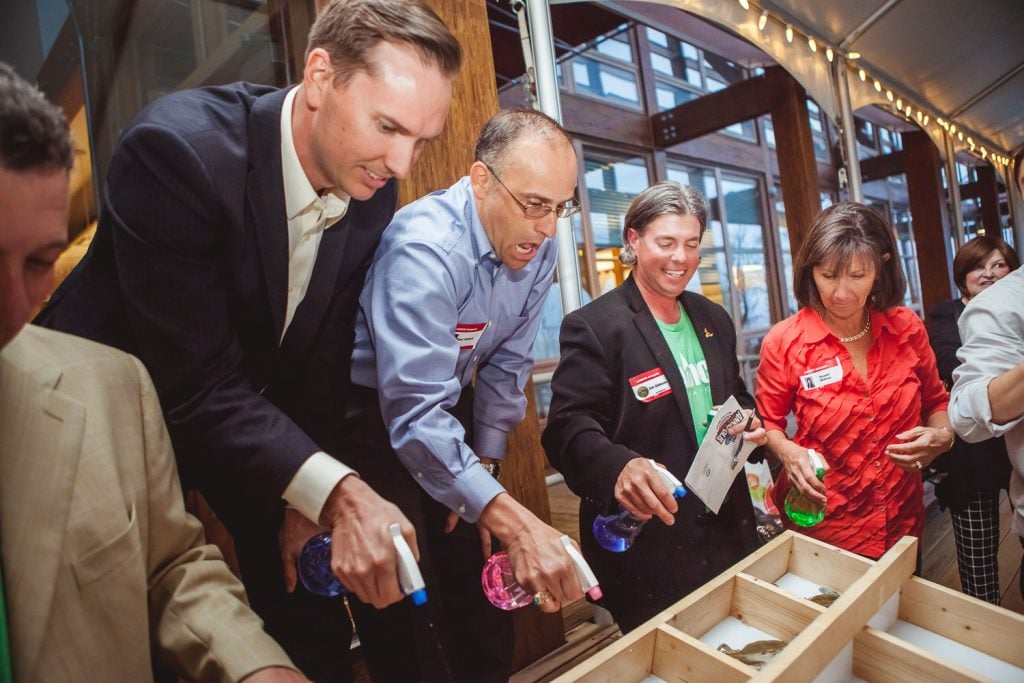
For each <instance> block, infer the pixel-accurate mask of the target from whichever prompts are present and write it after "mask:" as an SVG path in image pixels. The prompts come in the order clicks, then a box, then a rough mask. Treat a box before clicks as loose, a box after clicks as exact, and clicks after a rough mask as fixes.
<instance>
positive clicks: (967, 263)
mask: <svg viewBox="0 0 1024 683" xmlns="http://www.w3.org/2000/svg"><path fill="white" fill-rule="evenodd" d="M993 251H998V252H999V253H1000V254H1002V256H1003V258H1004V259H1005V260H1006V265H1007V266H1008V267H1009V268H1010V270H1011V271H1013V270H1017V268H1019V267H1020V258H1018V257H1017V252H1015V251H1014V250H1013V247H1011V246H1010V245H1009V244H1007V243H1006V242H1004V241H1003V239H1002V238H1000V237H996V236H995V235H982V236H981V237H975V238H974V239H972V240H970V241H969V242H967V243H966V244H964V246H962V247H960V249H959V250H958V251H957V252H956V257H955V258H954V259H953V282H955V283H956V286H957V289H959V290H960V293H961V294H963V295H964V296H967V274H968V273H970V272H971V271H972V270H974V269H975V268H977V267H978V266H980V265H981V264H982V262H984V261H985V259H987V258H988V255H989V254H991V253H992V252H993Z"/></svg>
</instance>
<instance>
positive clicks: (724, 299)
mask: <svg viewBox="0 0 1024 683" xmlns="http://www.w3.org/2000/svg"><path fill="white" fill-rule="evenodd" d="M668 179H669V180H674V181H676V182H677V183H680V184H682V185H691V186H693V187H695V188H697V189H698V190H700V191H701V192H703V193H704V196H705V197H706V198H707V200H708V224H707V230H705V232H704V238H703V239H702V240H701V244H700V266H698V268H697V277H696V278H695V280H696V283H695V282H694V281H692V280H691V281H690V288H691V289H696V290H697V291H699V292H701V293H702V294H703V295H704V296H706V297H707V298H709V299H711V300H712V301H714V302H715V303H717V304H720V305H722V306H724V307H725V310H727V311H730V313H731V309H732V301H731V298H730V295H729V266H728V263H726V258H725V239H724V238H723V236H722V235H723V232H722V220H721V216H720V214H719V209H718V185H717V183H716V181H715V173H714V171H712V170H711V169H706V168H698V167H695V166H688V165H684V164H677V163H670V164H669V166H668ZM695 285H696V286H695Z"/></svg>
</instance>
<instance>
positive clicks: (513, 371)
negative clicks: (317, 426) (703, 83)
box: [348, 110, 582, 681]
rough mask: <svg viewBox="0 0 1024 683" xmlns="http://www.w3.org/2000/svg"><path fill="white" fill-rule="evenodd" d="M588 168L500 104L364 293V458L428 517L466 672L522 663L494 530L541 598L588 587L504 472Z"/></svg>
mask: <svg viewBox="0 0 1024 683" xmlns="http://www.w3.org/2000/svg"><path fill="white" fill-rule="evenodd" d="M576 169H577V164H576V155H575V152H574V150H573V147H572V143H571V142H570V140H569V137H568V135H567V134H566V133H565V131H564V130H563V129H562V128H561V127H560V126H559V125H558V124H557V123H556V122H555V121H553V120H552V119H550V118H548V117H547V116H545V115H544V114H541V113H539V112H536V111H532V110H507V111H502V112H500V113H498V114H497V115H496V116H495V117H494V118H492V119H491V120H490V121H489V122H488V123H487V124H486V125H485V126H484V129H483V130H482V131H481V133H480V137H479V139H478V141H477V146H476V161H475V162H474V163H473V165H472V166H471V167H470V170H469V175H468V176H466V177H464V178H462V179H461V180H459V181H458V182H457V183H455V184H454V185H452V186H451V187H449V188H448V189H447V190H441V191H439V192H435V193H433V194H430V195H428V196H426V197H423V198H422V199H419V200H418V201H416V202H413V203H412V204H410V205H409V206H407V207H405V208H404V209H402V210H401V211H399V212H398V213H397V214H396V215H395V217H394V219H393V221H392V223H391V224H390V225H389V226H388V228H387V229H386V230H385V232H384V235H383V237H382V241H381V244H380V247H379V248H378V250H377V252H376V255H375V257H374V261H373V265H372V266H371V269H370V272H369V274H368V275H367V279H366V284H365V286H364V289H363V293H362V295H361V297H360V312H359V316H358V319H357V322H356V343H355V351H354V353H353V356H352V381H353V383H354V384H356V385H360V386H362V387H365V388H366V391H365V392H364V395H363V399H364V402H363V405H362V406H361V407H359V408H356V409H354V410H350V411H349V415H348V417H349V420H350V421H358V422H359V427H358V429H361V430H362V434H363V437H365V439H366V443H364V444H363V448H354V449H353V450H358V451H362V453H363V455H362V456H359V455H356V456H354V457H365V458H366V459H367V460H370V461H371V462H368V463H365V464H363V463H360V465H359V468H360V472H361V473H362V475H363V476H364V477H367V476H373V474H371V472H373V468H374V464H373V463H375V464H376V468H377V473H378V474H379V476H380V477H381V479H383V480H384V481H380V482H379V484H378V483H377V482H374V485H375V486H378V485H379V486H380V487H381V488H379V489H378V490H380V491H381V493H382V494H383V495H385V497H391V498H392V500H394V501H395V502H396V503H397V504H398V505H399V506H400V507H402V509H403V511H405V512H406V514H407V515H409V517H410V519H412V520H413V521H414V524H416V525H417V527H418V534H417V536H418V538H419V540H420V549H421V552H422V554H423V558H422V565H423V566H424V570H425V572H427V574H428V576H431V575H432V576H433V579H434V590H433V592H432V593H431V600H432V602H435V601H436V607H437V608H438V610H439V617H440V619H441V621H442V623H443V626H442V628H441V632H442V638H443V639H444V648H445V651H446V652H447V653H448V655H449V656H448V661H449V663H450V664H451V666H452V669H453V671H452V673H453V674H454V676H455V678H456V679H458V680H467V681H469V680H472V681H487V680H495V681H499V680H500V681H505V680H507V679H508V676H509V674H510V673H511V670H510V669H511V656H512V646H513V638H512V630H511V619H510V618H509V615H508V613H505V612H501V611H499V610H498V609H496V608H494V607H492V606H491V605H490V604H489V603H487V601H486V598H485V597H484V595H483V593H482V591H481V589H480V571H481V568H482V566H483V560H484V558H485V557H486V555H488V554H489V553H490V543H491V535H492V534H493V535H494V536H495V537H496V538H497V539H498V541H499V542H500V543H501V545H502V546H503V547H504V548H505V550H507V551H508V553H509V556H510V559H511V562H512V567H513V570H514V572H515V575H516V578H517V579H518V581H519V583H520V584H522V585H523V586H524V587H525V588H526V590H528V591H530V592H531V593H539V594H540V598H539V601H540V602H541V603H542V604H541V605H540V606H541V608H542V609H544V610H545V611H556V610H558V609H559V606H560V604H561V603H562V602H565V601H569V600H575V599H578V598H580V597H581V596H582V592H581V589H580V585H579V582H578V581H577V579H576V577H575V574H574V570H573V567H572V564H571V561H570V560H569V557H568V555H567V554H566V552H565V550H564V548H563V547H562V544H561V542H560V538H561V535H562V534H561V533H560V532H559V531H557V530H555V529H553V528H552V527H550V526H548V525H547V524H544V523H543V522H542V521H541V520H540V519H538V518H537V517H536V516H534V515H533V514H532V513H531V512H530V511H529V510H527V509H526V508H525V507H523V506H522V505H521V504H519V503H518V502H516V501H515V500H514V499H513V498H512V497H511V496H510V495H509V494H508V493H507V492H506V491H505V489H504V488H503V487H502V485H501V484H500V483H499V481H498V478H497V475H498V473H499V463H500V461H501V459H502V458H503V457H504V455H505V449H506V445H507V442H508V433H509V431H511V430H512V429H513V428H514V427H515V426H516V425H517V424H518V423H519V422H520V421H521V420H522V419H523V417H524V415H525V410H526V396H525V394H524V392H523V390H524V387H525V386H526V382H527V379H528V378H529V375H530V371H531V368H532V366H533V360H532V346H533V342H534V338H535V337H536V335H537V328H538V326H539V324H540V310H541V307H542V306H543V304H544V300H545V298H546V297H547V295H548V292H549V290H550V289H551V281H552V276H553V273H554V268H555V258H556V248H555V244H554V242H553V241H552V240H549V239H548V238H551V237H554V235H555V223H556V220H557V219H558V218H559V217H564V216H569V215H571V214H573V213H575V212H576V211H578V210H579V209H578V202H577V200H576V199H575V194H574V192H575V186H576ZM474 374H475V376H476V381H475V387H473V386H471V382H472V380H473V376H474ZM378 399H379V403H378ZM381 417H383V420H382V419H381ZM385 425H387V428H386V429H385ZM394 454H397V460H396V459H395V457H394ZM399 461H400V463H401V465H404V468H402V467H401V466H400V465H399V464H398V463H399ZM410 475H411V476H410ZM412 482H415V483H416V484H419V486H416V485H415V484H412ZM424 491H425V492H426V493H427V494H429V496H427V495H423V492H424ZM456 515H457V517H461V519H462V520H463V521H465V522H466V524H458V523H457V522H458V519H457V517H456ZM472 525H477V526H478V529H479V533H478V532H477V530H474V529H473V528H472ZM424 541H426V542H425V543H424ZM481 543H482V544H483V552H482V553H481V549H480V544H481ZM424 546H426V550H424ZM429 584H430V579H429V578H428V587H429ZM446 617H447V618H446Z"/></svg>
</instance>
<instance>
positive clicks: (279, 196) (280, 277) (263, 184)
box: [245, 89, 288, 343]
mask: <svg viewBox="0 0 1024 683" xmlns="http://www.w3.org/2000/svg"><path fill="white" fill-rule="evenodd" d="M287 92H288V91H287V89H282V90H278V91H276V92H273V93H270V94H269V95H264V96H263V97H261V98H259V99H258V100H257V101H256V103H255V104H254V105H253V108H252V113H250V115H249V129H250V131H251V132H250V135H249V176H248V178H247V179H246V187H245V196H246V199H247V200H248V207H247V208H248V215H247V216H246V220H247V221H251V223H252V225H253V227H254V231H255V233H256V240H257V242H258V243H259V250H260V257H261V259H262V261H263V272H264V274H265V277H266V287H267V299H268V300H269V301H270V312H271V315H272V317H273V322H274V341H275V343H276V341H277V340H278V339H280V338H281V330H283V329H284V314H285V310H286V308H287V306H288V298H287V297H288V215H287V213H286V212H285V203H284V175H283V174H284V171H283V170H282V167H281V107H282V106H283V105H284V98H285V95H286V94H287Z"/></svg>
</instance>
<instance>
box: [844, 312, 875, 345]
mask: <svg viewBox="0 0 1024 683" xmlns="http://www.w3.org/2000/svg"><path fill="white" fill-rule="evenodd" d="M870 331H871V315H870V314H869V315H868V322H867V324H865V325H864V329H863V330H861V331H860V332H858V333H857V334H855V335H853V336H852V337H840V338H839V341H841V342H843V343H844V344H849V343H850V342H855V341H857V340H858V339H860V338H861V337H863V336H864V335H865V334H867V333H868V332H870Z"/></svg>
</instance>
